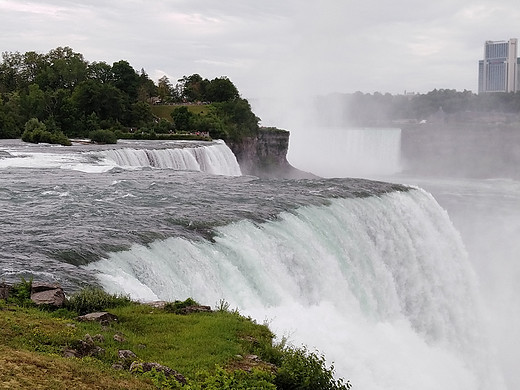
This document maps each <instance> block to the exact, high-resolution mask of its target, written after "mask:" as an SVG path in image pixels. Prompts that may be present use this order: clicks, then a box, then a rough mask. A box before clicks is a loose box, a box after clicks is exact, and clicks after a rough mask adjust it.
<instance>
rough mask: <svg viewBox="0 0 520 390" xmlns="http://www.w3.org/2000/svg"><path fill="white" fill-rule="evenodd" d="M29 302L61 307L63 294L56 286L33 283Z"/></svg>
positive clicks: (63, 300)
mask: <svg viewBox="0 0 520 390" xmlns="http://www.w3.org/2000/svg"><path fill="white" fill-rule="evenodd" d="M31 300H32V301H33V302H34V303H36V304H37V305H51V306H54V307H62V306H63V305H64V303H65V293H64V292H63V289H62V288H61V287H60V285H58V284H50V283H42V282H33V283H32V288H31Z"/></svg>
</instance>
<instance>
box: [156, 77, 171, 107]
mask: <svg viewBox="0 0 520 390" xmlns="http://www.w3.org/2000/svg"><path fill="white" fill-rule="evenodd" d="M157 94H158V95H159V98H160V99H161V101H163V102H166V101H168V100H169V99H170V98H171V96H172V94H173V86H172V83H171V82H170V79H169V78H168V77H167V76H166V75H164V76H163V77H161V78H160V79H159V80H158V82H157Z"/></svg>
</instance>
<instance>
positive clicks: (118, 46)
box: [0, 0, 520, 99]
mask: <svg viewBox="0 0 520 390" xmlns="http://www.w3.org/2000/svg"><path fill="white" fill-rule="evenodd" d="M512 37H520V7H519V6H518V3H517V0H514V1H513V0H494V1H493V0H486V1H479V0H435V1H433V0H429V1H422V0H392V1H390V0H319V1H316V0H313V1H310V0H256V1H250V0H169V1H168V0H163V1H155V0H147V1H145V0H103V1H100V0H90V1H88V2H87V1H74V0H42V1H22V0H0V51H2V52H4V51H9V52H11V51H19V52H22V53H23V52H26V51H31V50H34V51H37V52H41V53H46V52H48V51H49V50H50V49H53V48H56V47H58V46H69V47H71V48H72V49H73V50H74V51H76V52H80V53H82V54H83V55H84V56H85V59H86V60H88V61H90V62H94V61H106V62H108V63H110V64H111V63H113V62H114V61H118V60H121V59H124V60H127V61H129V63H130V64H131V65H132V66H133V67H134V68H135V69H137V70H140V69H141V68H144V69H145V70H146V71H147V73H148V74H149V75H150V77H152V78H153V79H154V80H157V79H158V78H159V77H161V76H162V75H165V74H166V75H167V76H168V77H170V79H171V80H172V81H173V82H176V80H177V79H178V78H180V77H182V76H183V75H190V74H193V73H199V74H200V75H201V76H203V77H205V78H209V79H211V78H214V77H219V76H228V77H229V78H230V79H231V80H232V81H233V82H234V83H235V84H236V85H237V87H238V89H239V90H240V92H241V93H242V96H243V97H246V98H248V99H255V98H259V97H266V96H270V95H271V94H272V93H273V92H274V93H281V92H282V91H288V90H290V91H291V92H292V93H302V94H324V93H329V92H355V91H358V90H359V91H362V92H370V93H373V92H375V91H379V92H383V93H384V92H390V93H392V94H396V93H403V92H404V91H405V90H406V91H414V92H421V93H424V92H428V91H430V90H432V89H434V88H450V89H458V90H463V89H469V90H472V91H476V89H477V64H478V60H479V59H481V57H482V55H483V46H484V41H486V40H507V39H509V38H512Z"/></svg>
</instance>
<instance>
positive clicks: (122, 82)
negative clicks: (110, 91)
mask: <svg viewBox="0 0 520 390" xmlns="http://www.w3.org/2000/svg"><path fill="white" fill-rule="evenodd" d="M112 74H113V76H114V86H115V87H116V88H118V89H119V90H121V91H123V92H124V93H126V94H127V95H128V97H129V98H130V101H131V102H132V103H133V102H136V101H137V92H138V90H139V75H138V74H137V72H136V71H135V70H134V68H132V67H131V66H130V64H129V63H128V61H123V60H121V61H118V62H114V64H113V65H112Z"/></svg>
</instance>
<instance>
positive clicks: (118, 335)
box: [114, 333, 126, 343]
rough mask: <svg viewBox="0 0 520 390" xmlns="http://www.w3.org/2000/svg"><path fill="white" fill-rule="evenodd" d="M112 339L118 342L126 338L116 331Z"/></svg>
mask: <svg viewBox="0 0 520 390" xmlns="http://www.w3.org/2000/svg"><path fill="white" fill-rule="evenodd" d="M114 340H115V341H117V342H118V343H124V342H125V341H126V339H125V338H124V337H123V336H121V335H120V334H118V333H116V334H115V335H114Z"/></svg>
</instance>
